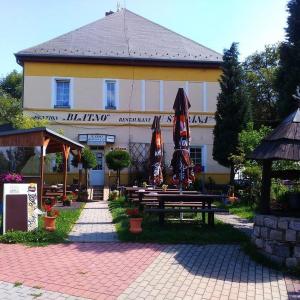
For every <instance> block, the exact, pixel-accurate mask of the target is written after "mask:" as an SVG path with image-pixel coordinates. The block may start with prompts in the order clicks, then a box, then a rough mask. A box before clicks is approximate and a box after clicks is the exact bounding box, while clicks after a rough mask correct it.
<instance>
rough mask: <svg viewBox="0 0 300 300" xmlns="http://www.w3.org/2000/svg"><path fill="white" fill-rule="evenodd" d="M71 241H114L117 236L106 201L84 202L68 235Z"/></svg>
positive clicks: (116, 239)
mask: <svg viewBox="0 0 300 300" xmlns="http://www.w3.org/2000/svg"><path fill="white" fill-rule="evenodd" d="M69 240H70V241H72V242H116V241H118V236H117V233H116V229H115V226H114V224H113V223H112V217H111V214H110V212H109V210H108V205H107V202H106V201H99V202H89V203H86V205H85V207H84V209H83V211H82V213H81V215H80V217H79V219H78V221H77V222H76V224H75V226H74V227H73V230H72V231H71V233H70V235H69Z"/></svg>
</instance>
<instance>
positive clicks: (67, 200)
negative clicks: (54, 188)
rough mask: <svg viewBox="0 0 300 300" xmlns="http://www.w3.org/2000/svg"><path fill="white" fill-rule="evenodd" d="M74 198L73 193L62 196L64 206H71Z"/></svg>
mask: <svg viewBox="0 0 300 300" xmlns="http://www.w3.org/2000/svg"><path fill="white" fill-rule="evenodd" d="M72 199H73V195H72V194H70V195H68V196H63V197H62V201H63V206H71V203H72Z"/></svg>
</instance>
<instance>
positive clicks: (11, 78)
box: [0, 70, 23, 99]
mask: <svg viewBox="0 0 300 300" xmlns="http://www.w3.org/2000/svg"><path fill="white" fill-rule="evenodd" d="M22 81H23V79H22V74H21V73H19V72H18V71H16V70H13V71H12V72H11V73H9V74H8V75H7V76H6V77H4V78H3V79H2V80H1V81H0V90H2V91H3V92H4V93H6V94H7V95H9V96H10V97H11V98H15V99H21V97H22Z"/></svg>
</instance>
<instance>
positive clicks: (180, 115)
mask: <svg viewBox="0 0 300 300" xmlns="http://www.w3.org/2000/svg"><path fill="white" fill-rule="evenodd" d="M190 107H191V104H190V102H189V99H188V97H187V95H186V94H185V92H184V90H183V88H179V89H178V92H177V95H176V98H175V102H174V105H173V109H174V111H175V116H174V120H173V141H174V146H175V147H174V153H173V158H172V161H171V166H172V168H173V184H175V185H177V186H179V187H180V190H182V186H185V187H188V186H189V185H190V184H191V183H192V182H193V181H194V172H193V163H192V161H191V158H190V152H189V147H190V129H189V108H190Z"/></svg>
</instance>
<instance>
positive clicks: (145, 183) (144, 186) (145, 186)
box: [143, 181, 148, 189]
mask: <svg viewBox="0 0 300 300" xmlns="http://www.w3.org/2000/svg"><path fill="white" fill-rule="evenodd" d="M147 186H148V185H147V182H146V181H144V182H143V188H144V189H146V188H147Z"/></svg>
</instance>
